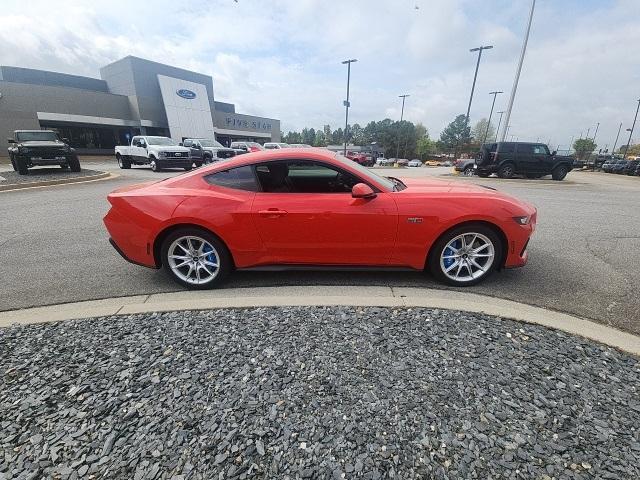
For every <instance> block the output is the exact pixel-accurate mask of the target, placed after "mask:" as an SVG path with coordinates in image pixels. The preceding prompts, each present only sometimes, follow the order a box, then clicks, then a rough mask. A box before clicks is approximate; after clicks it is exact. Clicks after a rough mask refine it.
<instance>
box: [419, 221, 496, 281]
mask: <svg viewBox="0 0 640 480" xmlns="http://www.w3.org/2000/svg"><path fill="white" fill-rule="evenodd" d="M501 252H502V243H501V241H500V238H499V237H498V235H496V233H495V232H494V231H493V230H491V229H490V228H489V227H487V226H485V225H479V224H469V225H463V226H461V227H458V228H454V229H453V230H450V231H449V232H447V233H445V234H444V235H443V236H441V237H440V238H439V239H438V240H437V241H436V243H435V244H434V245H433V247H432V248H431V252H430V253H429V260H428V262H429V269H430V270H431V273H432V274H433V276H434V277H435V278H436V279H438V280H440V281H441V282H444V283H448V284H449V285H454V286H458V287H464V286H469V285H475V284H476V283H478V282H480V281H482V280H484V279H485V278H486V277H488V276H489V275H490V274H491V273H492V272H493V271H494V270H495V269H496V268H498V266H499V265H500V261H501V255H502V253H501Z"/></svg>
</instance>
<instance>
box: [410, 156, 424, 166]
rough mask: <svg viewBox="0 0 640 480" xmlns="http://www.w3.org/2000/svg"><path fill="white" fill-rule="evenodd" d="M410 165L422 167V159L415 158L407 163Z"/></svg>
mask: <svg viewBox="0 0 640 480" xmlns="http://www.w3.org/2000/svg"><path fill="white" fill-rule="evenodd" d="M407 166H408V167H422V160H418V159H417V158H414V159H413V160H411V161H410V162H409V165H407Z"/></svg>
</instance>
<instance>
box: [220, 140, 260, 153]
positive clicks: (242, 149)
mask: <svg viewBox="0 0 640 480" xmlns="http://www.w3.org/2000/svg"><path fill="white" fill-rule="evenodd" d="M229 148H233V149H234V150H237V151H236V155H240V154H241V153H251V152H261V151H262V150H264V147H263V146H262V145H260V144H259V143H258V142H231V145H229Z"/></svg>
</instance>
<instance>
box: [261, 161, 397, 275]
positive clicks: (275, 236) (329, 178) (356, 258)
mask: <svg viewBox="0 0 640 480" xmlns="http://www.w3.org/2000/svg"><path fill="white" fill-rule="evenodd" d="M276 167H277V168H276ZM255 168H256V175H257V177H258V180H259V182H260V184H261V190H262V191H261V192H258V193H256V196H255V197H254V201H253V205H252V215H253V218H254V221H255V225H256V228H257V230H258V234H259V235H260V237H261V239H262V242H263V244H264V246H265V249H266V250H267V252H268V253H269V256H270V257H271V258H273V259H274V262H275V263H283V264H309V265H388V264H389V261H390V257H391V253H392V250H393V247H394V245H395V241H396V235H397V228H398V212H397V207H396V203H395V201H394V200H393V198H391V196H390V195H389V194H388V193H384V192H380V193H378V194H377V196H376V197H375V198H371V199H355V198H353V197H352V196H351V191H350V190H351V186H352V185H354V184H356V183H366V182H362V180H361V179H359V178H357V177H355V176H354V175H353V174H351V173H349V172H346V171H344V170H341V169H339V168H338V167H335V166H333V165H330V164H327V163H324V162H320V161H312V160H286V161H284V160H283V161H279V162H268V163H264V164H259V165H257V166H256V167H255ZM282 169H285V170H286V173H284V174H283V173H282ZM277 170H280V173H278V172H277Z"/></svg>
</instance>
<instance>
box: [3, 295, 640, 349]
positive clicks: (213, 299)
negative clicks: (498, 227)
mask: <svg viewBox="0 0 640 480" xmlns="http://www.w3.org/2000/svg"><path fill="white" fill-rule="evenodd" d="M336 305H341V306H359V307H401V308H405V307H426V308H440V309H445V310H459V311H466V312H472V313H484V314H487V315H493V316H497V317H503V318H509V319H513V320H518V321H521V322H525V323H532V324H536V325H542V326H545V327H549V328H553V329H557V330H561V331H563V332H566V333H569V334H572V335H578V336H581V337H584V338H587V339H589V340H594V341H596V342H599V343H602V344H605V345H608V346H610V347H614V348H617V349H619V350H622V351H625V352H628V353H631V354H634V355H637V356H640V337H639V336H636V335H633V334H631V333H627V332H623V331H621V330H617V329H615V328H612V327H609V326H606V325H602V324H599V323H596V322H593V321H591V320H586V319H583V318H579V317H575V316H572V315H569V314H566V313H560V312H556V311H553V310H547V309H544V308H540V307H533V306H531V305H526V304H523V303H518V302H514V301H511V300H503V299H499V298H494V297H488V296H485V295H479V294H475V293H462V292H456V291H448V290H436V289H429V288H415V287H402V288H393V287H345V286H339V287H333V286H324V287H323V286H314V287H261V288H250V289H249V288H230V289H221V290H209V291H181V292H174V293H159V294H151V295H134V296H129V297H119V298H107V299H102V300H92V301H86V302H77V303H64V304H59V305H51V306H46V307H35V308H28V309H23V310H11V311H5V312H0V327H8V326H10V325H12V324H33V323H45V322H54V321H61V320H72V319H83V318H89V317H101V316H109V315H131V314H139V313H150V312H171V311H180V310H208V309H215V308H249V307H281V306H336Z"/></svg>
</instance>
